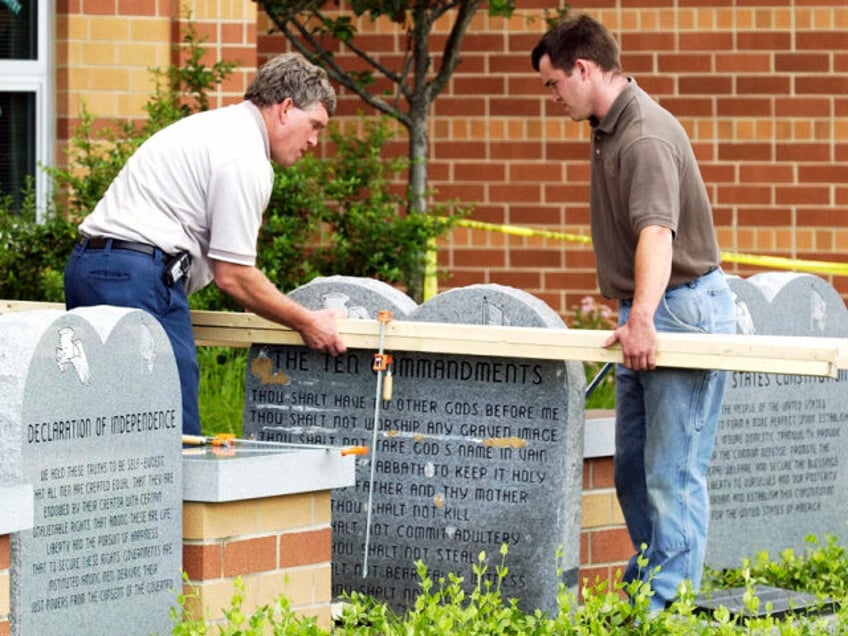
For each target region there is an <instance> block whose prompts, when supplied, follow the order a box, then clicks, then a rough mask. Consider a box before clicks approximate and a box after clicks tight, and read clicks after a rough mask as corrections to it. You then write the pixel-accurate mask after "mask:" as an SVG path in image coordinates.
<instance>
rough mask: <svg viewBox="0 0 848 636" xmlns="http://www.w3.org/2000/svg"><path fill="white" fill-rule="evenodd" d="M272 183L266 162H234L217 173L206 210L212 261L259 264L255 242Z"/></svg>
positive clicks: (220, 168) (212, 183)
mask: <svg viewBox="0 0 848 636" xmlns="http://www.w3.org/2000/svg"><path fill="white" fill-rule="evenodd" d="M273 184H274V170H273V168H272V167H271V164H270V163H268V162H267V161H261V162H259V161H246V160H242V161H233V162H229V163H226V164H223V165H222V166H219V167H218V168H217V169H216V170H215V172H214V173H213V175H212V178H211V180H210V187H209V196H208V199H207V210H206V214H207V217H208V223H209V257H210V258H214V259H216V260H220V261H226V262H229V263H236V264H239V265H255V264H256V240H257V237H258V235H259V228H260V226H261V224H262V215H263V213H264V211H265V208H266V207H267V206H268V201H269V200H270V198H271V190H272V188H273Z"/></svg>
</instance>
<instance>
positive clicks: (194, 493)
mask: <svg viewBox="0 0 848 636" xmlns="http://www.w3.org/2000/svg"><path fill="white" fill-rule="evenodd" d="M355 461H356V456H354V455H349V456H347V457H342V455H341V452H340V450H339V449H334V450H324V449H315V450H312V449H298V450H281V451H270V452H269V451H258V452H257V451H252V450H238V449H237V450H235V451H223V452H221V451H216V450H213V449H210V448H200V449H187V450H184V451H183V501H197V502H211V503H218V502H225V501H239V500H244V499H257V498H260V497H276V496H278V495H290V494H296V493H304V492H314V491H319V490H331V489H333V488H344V487H347V486H353V485H354V484H355V483H356V472H355V469H356V464H355Z"/></svg>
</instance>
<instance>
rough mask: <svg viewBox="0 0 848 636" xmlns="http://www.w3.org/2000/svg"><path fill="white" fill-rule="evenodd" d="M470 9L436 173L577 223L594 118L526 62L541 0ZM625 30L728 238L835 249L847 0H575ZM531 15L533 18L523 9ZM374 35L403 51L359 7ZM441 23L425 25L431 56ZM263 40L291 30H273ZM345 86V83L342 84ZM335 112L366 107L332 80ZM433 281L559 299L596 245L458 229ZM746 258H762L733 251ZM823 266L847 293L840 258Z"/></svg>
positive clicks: (582, 230) (736, 242) (811, 250)
mask: <svg viewBox="0 0 848 636" xmlns="http://www.w3.org/2000/svg"><path fill="white" fill-rule="evenodd" d="M517 5H518V9H517V11H516V12H515V15H514V16H513V17H512V18H511V19H510V20H502V19H490V18H488V17H487V16H486V15H485V14H482V13H481V14H478V15H477V16H476V17H475V19H474V21H473V23H472V26H471V28H470V29H469V31H468V34H467V36H466V38H465V42H464V44H463V56H462V63H461V65H460V66H459V68H458V69H457V71H456V73H455V74H454V76H453V79H452V81H451V82H450V85H449V87H448V88H447V90H446V91H445V92H444V93H443V94H442V95H441V96H439V97H438V99H437V100H436V103H435V105H434V107H433V108H432V113H431V115H432V116H431V121H430V136H431V152H430V164H429V168H430V179H431V180H430V184H431V186H432V187H433V188H434V189H435V190H437V192H438V198H439V199H440V200H449V199H457V200H460V201H462V202H464V203H470V204H474V206H475V209H474V212H473V214H472V215H471V216H472V218H473V219H475V220H480V221H487V222H490V223H496V224H516V225H524V226H532V227H534V228H541V229H546V230H554V231H557V232H565V233H574V234H588V232H589V228H588V214H589V213H588V203H587V202H588V177H589V167H588V141H589V140H588V126H587V124H585V123H574V122H571V121H569V120H567V118H566V117H564V116H563V111H562V108H561V107H560V106H558V105H556V104H553V103H552V101H551V100H550V97H549V94H548V92H547V91H545V90H543V89H542V86H541V82H540V80H539V78H538V76H537V74H535V73H534V72H533V71H532V69H531V67H530V62H529V51H530V49H531V48H532V47H533V45H534V44H535V43H536V42H537V41H538V38H539V37H540V35H541V34H542V33H543V31H544V28H545V27H544V25H543V22H542V21H541V20H540V17H541V15H542V8H543V7H547V6H550V3H548V2H538V1H532V2H522V1H521V0H519V1H518V2H517ZM574 5H575V6H576V7H578V8H579V9H581V10H586V11H588V12H590V13H592V14H593V15H595V16H596V17H598V18H600V19H601V20H602V21H603V22H604V23H605V24H606V25H607V26H608V27H609V28H610V29H611V30H612V31H613V33H614V35H615V36H616V37H617V38H618V39H619V41H620V43H621V46H622V62H623V66H624V69H625V71H626V72H627V73H628V74H630V75H632V76H634V77H635V78H636V79H637V81H638V82H639V84H640V85H641V86H642V87H643V88H645V89H646V90H648V91H649V92H650V93H651V94H652V95H654V96H655V97H656V98H657V99H658V100H659V101H660V103H662V104H663V105H664V106H665V107H667V108H668V109H669V110H670V111H671V112H673V113H674V114H675V115H676V116H677V117H678V118H679V119H680V120H681V122H682V123H683V125H684V126H685V128H686V129H687V131H688V132H689V134H690V136H691V139H692V143H693V145H694V148H695V151H696V154H697V156H698V159H699V161H700V165H701V169H702V172H703V175H704V177H705V180H706V182H707V187H708V189H709V194H710V198H711V200H712V202H713V204H714V213H715V222H716V224H717V226H718V231H719V243H720V247H721V249H722V250H723V251H725V252H733V253H742V254H766V255H774V256H781V257H788V258H804V259H816V260H826V261H827V260H833V261H841V260H843V257H842V254H843V252H844V251H845V250H846V247H848V216H846V206H848V9H846V8H845V7H844V4H843V3H840V2H836V1H835V0H819V1H815V0H782V1H781V0H779V1H777V2H762V1H760V0H750V1H739V0H717V1H715V2H696V1H695V0H687V1H680V0H618V1H603V0H586V1H585V2H580V3H574ZM529 18H534V19H533V20H532V21H531V20H529ZM360 26H361V29H362V31H363V32H367V34H368V38H369V39H368V50H369V52H372V53H376V54H377V55H381V54H380V53H379V52H381V51H386V53H385V54H382V55H384V56H385V59H390V58H396V57H397V53H396V51H397V47H398V46H399V45H400V44H401V43H402V38H401V37H400V34H399V30H398V28H397V27H396V25H393V24H391V23H389V22H388V21H383V22H381V23H379V24H377V25H372V24H371V23H370V22H368V21H367V20H364V21H361V22H360ZM445 29H446V24H444V23H440V24H437V28H436V29H435V30H434V35H433V37H432V40H431V47H432V49H433V53H434V57H436V58H438V46H441V44H442V43H443V41H444V33H445ZM267 32H268V29H267V21H264V20H263V17H262V16H261V15H260V26H259V33H258V42H259V46H260V57H262V56H263V55H264V54H267V53H269V52H277V51H279V50H282V49H283V48H285V46H286V44H285V43H284V42H283V41H281V38H280V36H268V35H267ZM343 94H344V91H343ZM341 104H342V107H341V108H340V112H341V113H343V114H344V113H347V114H349V115H350V114H352V113H354V112H356V110H357V109H362V108H363V107H364V105H363V103H362V102H361V101H360V100H359V99H358V98H354V97H343V98H342V100H341ZM439 265H440V269H441V270H442V271H444V272H446V273H447V274H448V275H449V276H450V278H449V279H448V280H447V281H443V282H442V288H448V287H459V286H464V285H468V284H472V283H480V282H486V283H501V284H505V285H512V286H515V287H519V288H522V289H524V290H526V291H528V292H531V293H533V294H535V295H537V296H539V297H540V298H542V299H543V300H545V301H546V302H548V303H549V304H550V305H551V306H552V307H553V308H554V309H556V310H557V311H559V312H561V313H563V314H565V313H566V312H569V311H571V310H573V309H574V307H575V306H576V305H577V304H578V303H579V300H580V298H581V297H582V296H584V295H586V294H595V293H596V283H595V276H594V258H593V256H592V252H591V248H590V247H588V246H585V245H580V244H576V243H566V242H562V241H559V240H552V239H548V238H538V237H530V238H525V237H516V236H507V235H504V234H499V233H493V232H489V231H481V230H464V229H463V230H457V231H455V232H453V233H452V234H451V235H450V236H449V237H447V238H446V239H445V240H444V241H443V242H442V249H441V252H440V255H439ZM726 269H727V270H728V271H730V272H732V273H739V274H742V275H749V274H751V273H753V272H755V271H758V269H760V268H758V267H757V266H752V265H747V264H742V265H739V264H736V263H727V264H726ZM823 276H824V277H825V278H826V279H827V280H828V281H829V282H830V283H831V284H833V285H834V286H835V287H836V289H837V290H839V291H840V293H842V294H843V295H846V294H848V279H846V277H844V276H837V277H832V276H831V275H829V274H827V273H825V274H823Z"/></svg>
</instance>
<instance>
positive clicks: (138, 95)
mask: <svg viewBox="0 0 848 636" xmlns="http://www.w3.org/2000/svg"><path fill="white" fill-rule="evenodd" d="M56 5H57V6H56V19H55V40H54V41H55V50H54V59H55V67H56V79H55V107H56V116H57V121H56V124H57V125H56V129H57V139H56V144H57V149H58V150H59V152H57V153H56V156H57V157H64V154H63V153H62V152H61V151H62V149H64V148H65V147H66V146H67V141H68V139H69V138H70V137H72V135H73V131H74V128H75V127H76V126H78V125H79V122H80V117H81V114H82V112H83V109H86V110H87V111H88V112H89V113H90V114H92V115H94V116H95V117H96V118H97V119H98V120H99V122H100V123H101V124H103V125H106V124H107V123H108V122H110V121H115V120H118V121H120V120H139V119H143V118H144V117H145V110H144V105H145V104H146V103H147V101H148V98H149V97H150V96H151V95H152V94H153V91H154V89H155V77H154V75H153V73H151V69H159V70H162V71H165V70H167V68H168V66H169V65H170V64H179V63H180V61H181V55H184V49H183V53H181V51H180V49H179V48H178V47H179V45H180V43H181V42H182V40H183V38H184V36H185V34H186V27H187V24H188V16H189V15H190V16H191V22H192V24H193V25H194V27H195V29H196V31H197V35H198V37H199V38H203V42H202V47H203V48H204V49H206V56H205V58H204V60H202V62H203V64H205V65H206V66H212V65H213V64H215V62H216V61H218V60H226V61H233V62H237V63H238V67H237V69H236V70H235V71H234V72H233V73H232V74H231V75H230V77H229V78H228V80H227V82H226V83H225V84H224V85H223V86H221V87H219V89H218V90H217V91H216V92H215V93H214V94H212V95H210V97H211V98H212V99H211V106H213V107H215V106H219V105H222V104H225V103H231V102H234V101H238V100H239V99H241V96H242V95H243V94H244V88H245V87H246V85H247V83H246V82H247V81H248V80H249V78H250V77H252V75H253V73H254V72H255V70H256V54H257V52H256V4H255V3H253V2H248V1H243V0H56Z"/></svg>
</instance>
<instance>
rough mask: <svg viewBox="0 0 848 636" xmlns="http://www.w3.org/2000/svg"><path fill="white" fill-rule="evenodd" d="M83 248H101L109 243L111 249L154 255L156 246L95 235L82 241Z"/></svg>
mask: <svg viewBox="0 0 848 636" xmlns="http://www.w3.org/2000/svg"><path fill="white" fill-rule="evenodd" d="M83 244H84V246H85V249H88V250H102V249H105V248H107V247H109V246H110V245H111V246H112V249H113V250H129V251H130V252H141V253H142V254H147V255H148V256H156V250H157V248H155V247H153V246H152V245H148V244H147V243H136V242H135V241H122V240H121V239H113V238H104V237H95V238H90V239H88V240H87V241H83ZM160 251H161V250H160Z"/></svg>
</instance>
